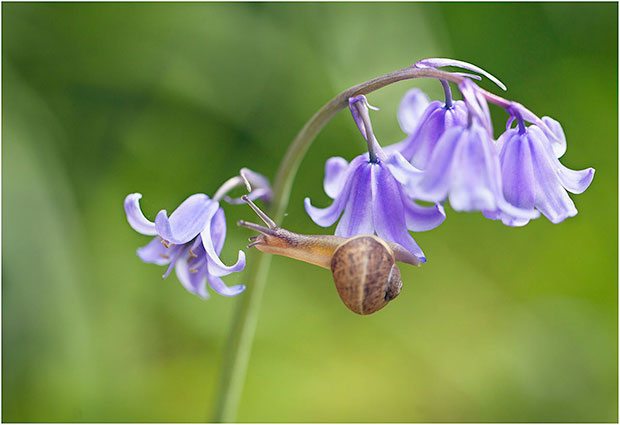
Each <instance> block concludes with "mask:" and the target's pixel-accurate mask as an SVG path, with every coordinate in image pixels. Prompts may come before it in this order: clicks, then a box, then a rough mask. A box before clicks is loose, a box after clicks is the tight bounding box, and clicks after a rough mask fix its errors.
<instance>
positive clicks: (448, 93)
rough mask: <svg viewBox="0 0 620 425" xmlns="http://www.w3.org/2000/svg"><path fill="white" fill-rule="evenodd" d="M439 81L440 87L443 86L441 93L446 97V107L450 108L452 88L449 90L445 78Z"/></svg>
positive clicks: (448, 84)
mask: <svg viewBox="0 0 620 425" xmlns="http://www.w3.org/2000/svg"><path fill="white" fill-rule="evenodd" d="M439 81H440V82H441V87H443V93H444V95H445V98H446V102H445V104H446V109H450V108H452V90H450V83H449V82H447V81H446V80H439Z"/></svg>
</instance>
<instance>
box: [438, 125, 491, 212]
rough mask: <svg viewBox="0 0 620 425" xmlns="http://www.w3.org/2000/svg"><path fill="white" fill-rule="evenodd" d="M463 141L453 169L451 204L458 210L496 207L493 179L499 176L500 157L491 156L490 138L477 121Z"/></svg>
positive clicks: (466, 133)
mask: <svg viewBox="0 0 620 425" xmlns="http://www.w3.org/2000/svg"><path fill="white" fill-rule="evenodd" d="M460 143H461V145H462V146H461V147H460V151H459V153H458V156H459V162H458V165H455V167H454V170H453V173H452V184H451V187H450V195H449V197H450V205H451V206H452V208H454V209H455V210H456V211H481V210H494V209H496V208H497V204H496V201H495V200H496V194H497V190H496V188H495V187H494V183H495V181H496V180H499V162H498V161H499V160H498V158H497V156H495V157H493V156H492V155H493V151H492V145H491V143H492V142H491V140H489V138H488V137H487V136H486V134H485V131H484V130H483V128H482V127H480V126H477V125H476V126H472V128H470V129H468V130H467V131H466V132H465V133H464V137H463V139H462V140H461V142H460ZM496 161H497V164H495V162H496ZM495 165H497V166H495Z"/></svg>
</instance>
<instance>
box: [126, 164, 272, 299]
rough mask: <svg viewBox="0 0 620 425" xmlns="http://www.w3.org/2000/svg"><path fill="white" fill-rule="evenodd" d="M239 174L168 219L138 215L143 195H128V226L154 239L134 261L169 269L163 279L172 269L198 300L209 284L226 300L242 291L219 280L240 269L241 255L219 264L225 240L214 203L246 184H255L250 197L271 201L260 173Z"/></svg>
mask: <svg viewBox="0 0 620 425" xmlns="http://www.w3.org/2000/svg"><path fill="white" fill-rule="evenodd" d="M240 174H241V175H240V176H236V177H233V178H231V179H229V180H228V181H226V182H225V183H224V184H223V185H222V186H221V187H220V189H219V190H218V191H217V192H216V194H215V196H214V197H213V198H209V196H207V195H205V194H201V193H198V194H194V195H191V196H190V197H188V198H187V199H186V200H185V201H183V202H182V203H181V205H179V207H178V208H177V209H176V210H174V211H173V212H172V214H171V215H170V217H168V214H167V212H166V210H161V211H159V213H158V214H157V216H156V217H155V222H152V221H150V220H148V219H147V218H146V217H145V216H144V214H143V213H142V210H141V209H140V199H141V198H142V195H141V194H139V193H132V194H130V195H127V197H126V198H125V203H124V206H125V213H126V215H127V221H128V222H129V225H130V226H131V227H132V228H133V229H134V230H135V231H137V232H138V233H141V234H143V235H147V236H155V237H154V238H153V240H151V242H150V243H149V244H147V245H146V246H143V247H142V248H139V249H138V250H137V254H138V257H140V259H141V260H142V261H144V262H146V263H152V264H157V265H160V266H164V265H167V266H168V267H167V269H166V272H165V273H164V275H163V277H164V278H166V277H168V276H169V275H170V273H171V272H172V270H173V269H174V270H175V271H176V275H177V277H178V279H179V281H180V282H181V284H182V285H183V286H184V287H185V289H187V290H188V291H189V292H191V293H193V294H196V295H198V296H200V297H201V298H208V296H209V294H208V292H207V284H208V286H209V287H210V288H211V289H212V290H214V291H215V292H217V293H218V294H220V295H224V296H229V297H230V296H235V295H237V294H239V293H241V292H243V290H244V289H245V286H244V285H236V286H232V287H229V286H227V285H226V284H225V283H224V282H223V280H222V279H221V277H222V276H226V275H228V274H230V273H233V272H239V271H241V270H243V268H244V267H245V254H244V253H243V251H239V255H238V257H237V261H236V262H235V263H234V264H233V265H231V266H227V265H225V264H224V263H223V262H222V261H221V260H220V258H219V255H220V254H221V252H222V248H223V247H224V241H225V239H226V219H225V217H224V210H223V209H222V208H221V207H220V204H219V202H218V201H219V199H222V198H224V197H225V195H226V194H227V193H228V192H229V191H230V190H232V189H234V188H235V187H237V186H240V185H242V184H244V183H246V182H248V181H250V182H251V183H253V186H254V187H253V189H252V191H251V192H250V194H249V197H250V198H251V199H259V198H260V199H263V200H265V199H269V198H270V196H271V189H270V188H269V182H268V181H267V180H266V179H265V178H264V177H263V176H261V175H260V174H257V173H254V172H252V171H250V170H247V169H242V170H241V172H240ZM228 199H229V200H230V202H232V203H236V202H237V200H236V199H232V198H228Z"/></svg>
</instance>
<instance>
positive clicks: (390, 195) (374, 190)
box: [304, 96, 445, 262]
mask: <svg viewBox="0 0 620 425" xmlns="http://www.w3.org/2000/svg"><path fill="white" fill-rule="evenodd" d="M349 105H350V109H351V112H352V115H353V117H354V119H355V122H356V124H357V125H358V127H359V129H360V132H361V133H362V135H363V136H364V138H365V139H366V141H367V143H368V148H369V152H368V153H365V154H362V155H359V156H357V157H356V158H354V159H353V160H352V161H351V162H350V163H347V161H346V160H344V159H343V158H338V157H335V158H330V159H329V160H328V161H327V163H326V165H325V181H324V189H325V192H326V193H327V195H328V196H330V197H331V198H333V199H334V202H333V203H332V205H331V206H329V207H328V208H325V209H320V208H316V207H314V206H312V204H311V203H310V199H309V198H306V199H305V201H304V203H305V208H306V212H307V213H308V215H310V217H311V218H312V220H313V221H314V222H315V223H316V224H318V225H319V226H323V227H328V226H331V225H333V224H334V223H335V222H336V221H337V220H338V219H339V218H340V221H339V223H338V226H337V227H336V232H335V234H336V235H337V236H342V237H350V236H354V235H360V234H376V235H377V236H379V237H380V238H383V239H385V240H387V241H391V242H395V243H397V244H399V245H401V246H402V247H404V248H405V249H407V250H408V251H409V252H411V253H412V254H413V255H415V256H416V257H418V258H419V259H420V261H421V262H425V261H426V259H425V257H424V253H423V252H422V250H421V249H420V247H419V246H418V244H417V243H416V242H415V240H414V239H413V237H411V235H410V234H409V232H408V229H409V230H412V231H418V232H419V231H425V230H430V229H433V228H435V227H437V226H438V225H439V224H441V223H442V222H443V220H444V219H445V213H444V211H443V208H442V207H441V206H440V205H435V206H431V207H423V206H420V205H418V204H416V203H415V202H414V201H412V200H411V198H410V196H409V195H408V193H407V191H406V188H405V185H404V182H407V181H409V180H410V179H411V178H412V177H411V176H412V175H417V174H419V173H420V171H419V170H417V169H416V168H415V167H413V166H412V165H411V164H409V162H407V160H405V158H403V156H402V155H401V154H400V153H399V152H397V151H396V152H392V153H390V154H386V152H384V151H383V150H382V149H381V147H380V146H379V144H378V142H377V140H376V138H375V136H374V133H373V131H372V126H371V124H370V118H369V117H368V109H367V108H368V105H367V102H366V98H365V97H364V96H357V97H354V98H351V99H350V100H349ZM341 216H342V217H341Z"/></svg>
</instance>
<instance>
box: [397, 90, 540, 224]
mask: <svg viewBox="0 0 620 425" xmlns="http://www.w3.org/2000/svg"><path fill="white" fill-rule="evenodd" d="M469 83H471V82H470V81H469V80H465V83H464V84H462V86H461V91H462V93H463V97H464V101H465V106H466V107H467V113H468V121H469V123H468V124H465V125H463V124H461V125H458V126H453V127H452V128H449V129H447V130H446V131H445V132H444V133H443V135H442V136H441V137H440V138H439V140H438V141H437V144H436V146H435V148H434V149H433V152H432V154H431V155H430V158H429V160H428V163H427V166H426V169H425V171H424V173H423V175H421V177H420V178H419V179H415V178H414V179H411V180H410V181H409V182H408V187H409V190H410V193H412V194H413V195H414V196H415V197H417V198H418V199H421V200H425V201H431V202H443V201H445V200H449V202H450V205H451V206H452V208H453V209H454V210H456V211H482V212H484V213H485V215H492V214H501V213H505V214H509V215H511V216H513V217H516V218H519V219H529V218H534V216H535V213H534V212H531V211H525V210H522V209H519V208H517V207H515V206H513V205H511V204H510V203H509V202H508V201H507V200H506V199H505V198H504V195H503V192H502V181H501V173H500V163H499V155H498V152H497V149H496V146H495V145H494V141H493V140H492V138H491V133H490V131H489V122H490V121H489V120H488V106H487V105H486V101H485V100H484V98H480V97H478V96H476V93H475V92H474V91H472V89H471V87H469ZM471 84H473V83H471Z"/></svg>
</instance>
